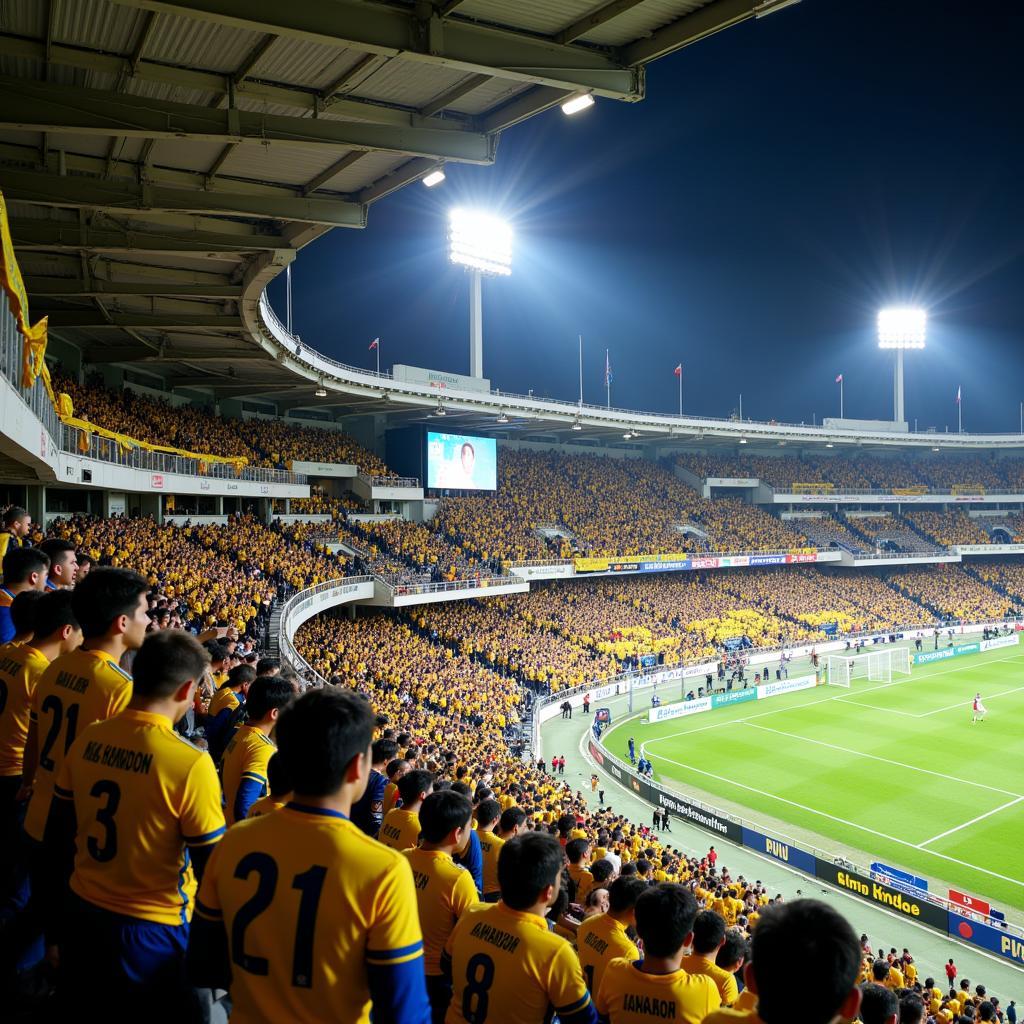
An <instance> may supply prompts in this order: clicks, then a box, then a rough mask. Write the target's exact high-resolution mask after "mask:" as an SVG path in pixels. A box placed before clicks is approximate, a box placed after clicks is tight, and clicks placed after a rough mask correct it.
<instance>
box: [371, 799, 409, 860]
mask: <svg viewBox="0 0 1024 1024" xmlns="http://www.w3.org/2000/svg"><path fill="white" fill-rule="evenodd" d="M377 838H378V839H379V840H380V841H381V842H382V843H383V844H384V845H385V846H390V847H391V849H392V850H399V851H401V850H408V849H409V847H410V846H415V845H416V844H417V843H418V842H419V841H420V816H419V814H418V813H417V812H416V811H407V810H406V809H405V808H404V807H396V808H394V810H391V811H388V813H387V814H385V815H384V821H383V822H382V823H381V826H380V832H379V833H378V835H377Z"/></svg>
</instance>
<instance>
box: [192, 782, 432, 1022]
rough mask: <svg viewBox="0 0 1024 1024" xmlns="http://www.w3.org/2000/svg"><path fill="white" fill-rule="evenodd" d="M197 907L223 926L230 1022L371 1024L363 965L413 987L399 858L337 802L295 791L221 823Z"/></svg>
mask: <svg viewBox="0 0 1024 1024" xmlns="http://www.w3.org/2000/svg"><path fill="white" fill-rule="evenodd" d="M196 913H197V915H198V916H199V917H202V918H205V919H207V920H212V921H223V923H224V926H225V929H226V931H227V934H228V937H229V950H230V955H231V963H232V975H233V978H232V984H231V998H232V1001H233V1009H232V1012H231V1020H232V1022H233V1024H252V1022H257V1021H258V1022H266V1024H279V1022H280V1021H286V1020H287V1021H296V1022H299V1021H309V1022H313V1021H325V1020H343V1021H346V1022H347V1024H369V1020H370V1010H371V1000H370V974H369V972H372V971H375V970H376V971H379V972H382V973H383V974H384V975H385V976H386V978H387V982H388V983H389V984H390V985H391V986H392V988H396V987H397V988H401V987H402V984H403V982H404V981H405V980H406V979H405V978H404V977H403V976H404V975H411V976H412V983H413V984H415V980H416V977H418V979H419V986H420V988H421V989H422V987H423V935H422V933H421V931H420V922H419V917H418V915H417V912H416V890H415V888H414V886H413V878H412V869H411V868H410V867H409V862H408V860H406V858H405V857H403V856H402V855H401V854H400V853H396V852H394V851H392V850H388V849H386V848H385V847H383V846H381V844H380V843H378V842H377V841H376V840H374V839H372V838H371V837H370V836H367V835H366V834H364V833H363V832H361V831H360V830H359V828H357V827H356V826H355V825H354V824H352V822H351V821H350V820H349V819H348V818H347V817H346V816H345V815H344V814H341V813H340V812H338V811H330V810H327V809H326V808H321V807H308V806H306V805H303V804H298V803H295V802H294V801H293V802H289V803H288V804H286V805H285V806H284V807H282V808H281V810H279V811H276V812H275V813H273V814H265V815H263V816H262V817H259V818H254V819H252V820H250V821H243V822H241V823H239V824H238V825H236V826H235V827H234V828H232V829H229V830H228V833H227V834H226V835H225V836H224V838H223V839H222V840H221V841H220V843H218V844H217V848H216V849H215V850H214V851H213V853H212V855H211V856H210V861H209V863H208V864H207V866H206V872H205V873H204V875H203V883H202V885H201V886H200V888H199V899H198V902H197V904H196ZM413 1010H415V1007H414V1008H413ZM402 1019H403V1020H406V1019H408V1020H411V1021H421V1020H423V1014H422V1013H419V1015H417V1014H416V1013H415V1012H412V1011H410V1013H409V1014H408V1015H407V1016H403V1017H402ZM427 1019H429V1011H427Z"/></svg>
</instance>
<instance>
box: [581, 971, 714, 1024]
mask: <svg viewBox="0 0 1024 1024" xmlns="http://www.w3.org/2000/svg"><path fill="white" fill-rule="evenodd" d="M594 1004H595V1006H596V1007H597V1012H598V1014H600V1016H601V1017H607V1018H608V1019H609V1020H610V1021H611V1022H612V1024H652V1022H653V1021H665V1020H674V1021H678V1022H680V1024H701V1022H702V1021H703V1020H704V1018H705V1017H707V1015H708V1014H709V1013H711V1012H712V1011H713V1010H717V1009H718V1008H719V1007H720V1006H721V1005H722V1000H721V997H720V996H719V994H718V989H717V988H716V987H715V983H714V982H713V981H712V980H711V979H710V978H708V977H705V976H704V975H702V974H688V973H687V972H686V971H682V970H679V971H673V972H672V973H671V974H645V973H644V972H643V971H641V970H640V968H639V967H637V966H635V965H634V963H633V962H632V961H630V960H625V959H623V960H613V961H612V962H611V963H610V964H609V965H608V966H607V967H606V968H605V972H604V977H603V978H602V980H601V987H600V988H599V989H598V992H597V996H596V998H595V1000H594Z"/></svg>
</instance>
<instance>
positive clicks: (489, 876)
mask: <svg viewBox="0 0 1024 1024" xmlns="http://www.w3.org/2000/svg"><path fill="white" fill-rule="evenodd" d="M476 834H477V838H478V839H479V840H480V850H481V852H482V854H483V858H484V869H483V894H484V896H498V895H500V893H501V888H500V886H499V885H498V854H499V853H501V848H502V847H503V846H504V845H505V840H504V839H502V838H501V836H499V835H495V834H494V833H493V832H484V831H482V830H481V829H477V830H476Z"/></svg>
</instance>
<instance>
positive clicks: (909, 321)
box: [878, 306, 928, 423]
mask: <svg viewBox="0 0 1024 1024" xmlns="http://www.w3.org/2000/svg"><path fill="white" fill-rule="evenodd" d="M927 330H928V314H927V312H926V311H925V310H923V309H920V308H919V307H917V306H891V307H889V308H888V309H882V310H879V313H878V347H879V348H891V349H895V351H896V367H895V369H894V370H893V377H892V405H893V419H894V420H895V421H896V422H897V423H904V422H905V421H906V416H905V414H904V411H903V353H904V352H905V351H906V350H907V349H908V348H915V349H916V348H924V339H925V335H926V333H927Z"/></svg>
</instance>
